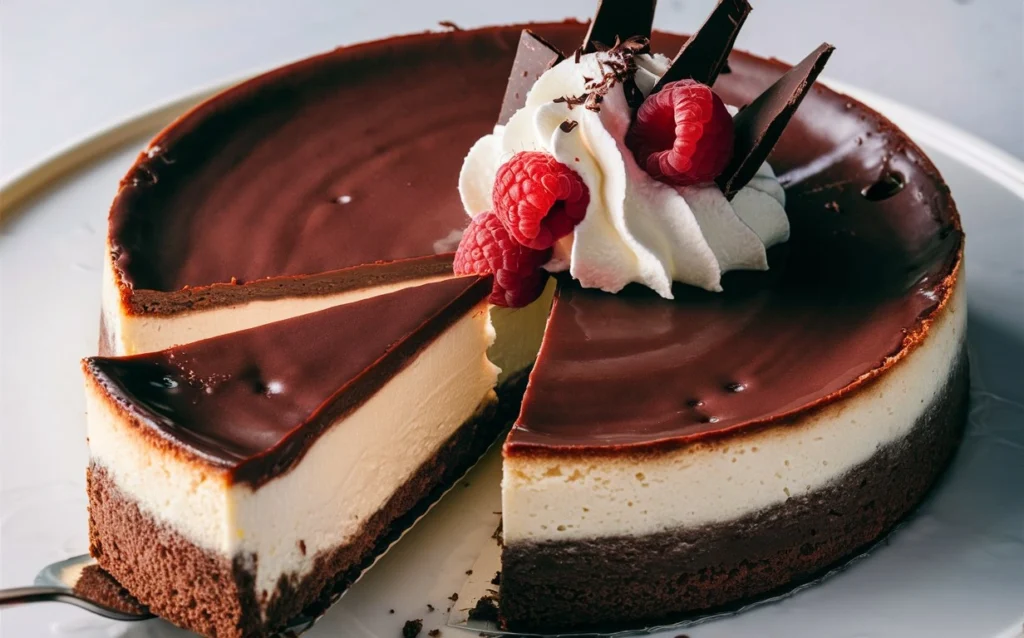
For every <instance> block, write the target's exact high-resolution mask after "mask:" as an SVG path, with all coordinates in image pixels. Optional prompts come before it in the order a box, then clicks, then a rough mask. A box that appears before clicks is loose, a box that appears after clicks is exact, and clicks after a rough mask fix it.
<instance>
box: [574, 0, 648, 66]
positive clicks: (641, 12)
mask: <svg viewBox="0 0 1024 638" xmlns="http://www.w3.org/2000/svg"><path fill="white" fill-rule="evenodd" d="M657 4H658V3H657V0H598V3H597V13H596V14H594V19H593V20H592V21H591V23H590V28H589V29H587V35H586V37H585V38H583V47H582V48H583V52H584V53H593V52H594V51H596V50H597V46H596V45H597V43H600V44H603V45H604V46H605V47H611V46H612V45H614V44H615V38H616V37H617V38H619V40H626V39H628V38H632V37H633V36H637V35H638V36H643V37H645V38H648V39H650V37H651V25H653V24H654V7H655V5H657Z"/></svg>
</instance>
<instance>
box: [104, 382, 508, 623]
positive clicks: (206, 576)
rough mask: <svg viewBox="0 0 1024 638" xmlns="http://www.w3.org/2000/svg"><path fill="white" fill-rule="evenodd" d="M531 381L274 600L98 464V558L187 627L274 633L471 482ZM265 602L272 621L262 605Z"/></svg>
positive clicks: (248, 571)
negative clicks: (467, 476) (460, 482)
mask: <svg viewBox="0 0 1024 638" xmlns="http://www.w3.org/2000/svg"><path fill="white" fill-rule="evenodd" d="M525 382H526V374H525V373H524V374H521V375H519V376H517V377H515V378H512V379H510V380H509V381H507V382H506V383H505V384H504V385H503V386H502V387H501V388H500V389H499V396H498V401H497V403H496V404H493V405H492V407H491V408H489V409H488V410H486V411H485V412H484V413H482V414H480V415H478V416H477V417H475V418H474V419H473V420H471V421H469V422H467V423H466V424H465V425H463V426H462V427H461V428H460V429H459V430H458V432H457V433H456V434H455V435H454V436H452V437H451V438H450V439H449V440H448V441H447V442H446V443H445V444H444V446H442V448H441V449H440V450H439V451H438V453H437V454H436V455H435V456H434V457H433V458H431V459H430V460H429V461H428V462H426V463H425V464H423V465H422V466H421V467H420V468H419V469H418V470H417V472H416V473H415V475H414V476H413V477H412V478H411V479H409V480H408V481H407V482H406V483H405V484H404V485H402V486H401V487H400V488H399V489H398V490H397V491H396V492H395V493H394V494H393V495H392V497H391V499H390V500H389V501H388V502H387V504H386V505H385V506H384V507H383V508H382V509H381V510H379V511H378V512H377V513H376V514H374V515H373V516H372V517H371V518H370V519H368V520H367V521H366V522H365V523H364V525H363V528H362V531H361V533H360V534H359V535H358V537H357V539H356V541H354V542H353V543H351V544H349V545H345V546H342V547H338V548H336V549H334V550H331V551H329V552H325V553H321V554H320V555H318V556H317V558H316V561H315V565H314V567H313V569H312V571H311V572H310V573H309V574H307V575H306V576H304V577H302V578H300V579H287V578H284V577H282V578H281V580H280V581H279V582H278V585H277V589H276V590H275V591H274V592H267V593H264V592H256V591H255V590H254V582H255V581H254V576H253V567H254V565H253V560H254V559H253V557H236V558H235V559H234V560H228V559H227V558H226V557H222V556H216V555H214V554H211V553H210V552H208V551H206V550H203V549H201V548H199V547H197V546H196V545H194V544H192V543H191V542H190V541H188V540H186V539H185V538H183V537H182V536H181V535H180V534H178V533H176V532H175V531H174V530H172V529H169V528H167V527H166V526H164V525H161V524H159V523H157V522H156V521H155V520H154V519H153V518H152V517H151V516H149V515H148V514H146V513H144V512H142V511H141V510H140V509H139V507H138V505H137V504H136V503H135V501H134V500H132V499H131V498H130V497H129V496H127V495H125V494H124V493H123V492H121V491H120V490H119V488H118V487H117V485H116V484H115V483H114V481H113V480H112V478H111V477H110V475H109V473H108V472H107V471H106V470H105V469H104V468H102V467H100V466H97V465H92V466H91V467H90V468H89V471H88V493H89V542H90V553H91V554H92V555H93V556H94V557H95V558H96V560H97V561H99V564H100V566H101V567H103V569H104V570H106V571H107V572H109V573H110V574H111V575H112V576H113V577H114V578H116V579H117V581H118V582H120V583H121V584H122V585H123V586H124V587H125V588H126V589H127V590H128V591H129V592H131V594H133V595H134V596H135V597H136V598H137V599H138V600H139V601H140V602H141V603H142V604H144V605H145V606H147V607H148V608H149V609H150V610H151V611H152V612H153V613H155V614H156V615H158V616H160V617H162V618H165V619H167V620H169V621H171V622H172V623H174V624H176V625H178V626H180V627H185V628H187V629H191V630H192V631H196V632H198V633H200V634H203V635H207V636H218V637H219V638H225V637H233V636H266V635H271V634H272V633H273V630H274V629H275V628H280V627H282V626H284V625H286V624H287V623H288V621H289V620H291V619H292V618H294V617H295V616H296V615H298V614H299V613H300V612H302V611H303V610H307V611H310V610H309V608H310V607H311V606H312V610H311V613H316V612H318V611H320V610H322V609H323V608H325V607H326V606H327V604H328V603H329V601H331V600H333V599H335V598H336V597H337V596H338V595H340V593H341V592H343V591H344V590H345V589H347V588H348V587H349V585H351V584H352V582H354V581H355V579H356V578H357V577H358V576H359V574H361V573H362V572H363V570H364V569H366V567H368V566H369V565H370V564H371V563H372V562H373V560H374V559H375V558H376V556H378V555H379V554H380V553H382V552H383V551H384V550H385V549H386V548H387V547H388V546H389V545H390V544H391V543H392V542H393V541H394V540H395V539H396V538H397V537H398V535H400V534H401V533H402V532H403V531H405V530H406V529H408V528H409V526H411V525H412V523H413V522H415V520H416V519H417V518H419V516H420V515H422V514H423V512H424V511H426V509H427V508H428V507H429V506H430V505H431V504H432V503H433V502H434V501H436V500H437V499H438V498H439V497H440V496H441V494H442V493H443V492H444V491H445V490H446V489H447V488H448V487H449V486H451V485H452V484H453V483H454V482H455V481H456V480H457V479H458V478H459V477H461V476H462V475H463V474H464V473H465V472H466V471H467V470H468V469H469V468H470V467H471V466H472V465H473V463H475V462H476V460H477V459H478V458H479V457H480V455H481V454H483V452H484V451H485V450H486V449H487V448H488V446H490V445H491V443H493V442H494V440H495V439H496V438H497V436H498V435H499V434H500V433H501V432H502V431H503V430H505V429H506V428H507V427H508V426H509V424H510V423H511V422H512V420H513V419H514V418H515V415H516V412H517V411H518V406H519V400H520V397H521V396H522V392H523V388H524V386H525ZM301 514H302V513H301V512H296V515H297V516H301ZM264 595H266V596H268V597H269V604H268V609H267V620H266V622H262V621H261V620H260V618H259V611H258V609H259V606H258V605H257V601H258V600H260V599H263V596H264ZM263 600H266V599H263Z"/></svg>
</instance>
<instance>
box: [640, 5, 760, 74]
mask: <svg viewBox="0 0 1024 638" xmlns="http://www.w3.org/2000/svg"><path fill="white" fill-rule="evenodd" d="M749 14H750V3H749V2H747V0H719V2H718V6H716V7H715V8H714V10H713V11H712V12H711V15H709V16H708V19H707V20H705V21H704V24H703V25H702V26H701V28H700V29H698V30H697V33H694V34H693V36H691V37H690V39H689V40H687V41H686V44H684V45H683V46H682V48H681V49H679V53H677V54H676V57H675V58H673V60H672V65H671V66H670V67H669V68H668V71H666V72H665V75H663V76H662V78H661V79H660V80H658V83H657V84H656V85H655V86H654V90H653V91H651V92H652V93H657V92H658V91H660V90H661V88H662V87H663V86H665V85H666V84H668V83H669V82H675V81H676V80H684V79H687V78H690V79H694V80H696V81H698V82H700V83H702V84H707V85H708V86H711V85H713V84H714V83H715V80H716V79H717V78H718V74H719V73H721V72H722V69H723V68H725V66H726V62H727V60H728V59H729V52H730V51H732V46H733V44H735V43H736V36H738V35H739V33H740V28H741V27H742V26H743V23H744V22H745V21H746V19H747V15H749Z"/></svg>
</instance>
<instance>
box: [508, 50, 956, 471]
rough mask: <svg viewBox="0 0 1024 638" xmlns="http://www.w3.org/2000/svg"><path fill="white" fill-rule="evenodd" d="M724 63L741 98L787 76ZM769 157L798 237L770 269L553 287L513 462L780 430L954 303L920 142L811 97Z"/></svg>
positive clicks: (943, 227) (875, 366)
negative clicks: (768, 426)
mask: <svg viewBox="0 0 1024 638" xmlns="http://www.w3.org/2000/svg"><path fill="white" fill-rule="evenodd" d="M666 40H669V41H671V38H666V37H664V36H660V37H656V39H655V47H656V48H657V47H658V46H663V45H664V43H665V41H666ZM729 65H730V67H731V73H729V74H727V75H722V76H721V77H720V78H719V80H718V82H717V84H716V86H715V88H716V90H717V91H719V92H720V93H721V94H722V95H723V97H724V98H725V99H726V101H727V102H729V103H732V104H740V105H742V104H746V103H748V102H749V101H750V100H752V99H753V98H754V97H756V95H757V94H758V93H759V92H760V91H762V90H763V89H764V88H766V87H767V86H768V85H770V84H771V83H772V82H773V81H774V80H776V79H777V78H778V77H779V76H780V75H781V73H782V72H783V71H785V67H783V66H780V65H779V64H777V63H774V62H769V61H764V60H760V59H757V58H754V57H752V56H750V55H747V54H743V53H734V54H733V55H732V56H731V57H730V60H729ZM771 163H772V165H773V167H774V168H775V171H776V172H777V173H778V175H779V177H780V180H781V181H782V182H783V184H784V185H785V186H786V195H787V204H786V209H787V211H788V213H789V216H790V221H791V224H792V237H791V239H790V241H789V242H788V243H786V244H784V245H782V246H780V247H778V248H775V249H773V250H771V251H770V252H769V261H770V265H771V269H770V270H769V271H768V272H763V273H761V272H733V273H729V274H727V275H726V276H725V278H724V279H723V287H724V288H725V291H724V292H723V293H717V294H716V293H708V292H705V291H702V290H697V289H694V288H690V287H686V286H676V288H675V290H674V293H675V296H676V299H675V300H674V301H667V300H663V299H661V298H659V297H657V296H656V295H654V294H653V293H651V292H650V291H648V290H646V289H640V288H630V289H627V290H626V291H625V292H624V293H622V294H619V295H609V294H604V293H601V292H599V291H593V290H583V289H581V288H579V287H578V285H576V284H575V283H573V282H571V281H564V280H563V281H561V282H560V283H561V285H560V288H559V291H558V295H557V297H556V300H555V303H554V306H553V308H552V314H551V318H550V320H549V323H548V329H547V332H546V334H545V337H544V344H543V346H542V348H541V352H540V355H539V358H538V362H537V365H536V366H535V367H534V371H533V374H532V376H531V380H530V387H529V389H528V390H527V394H526V397H525V400H524V404H523V411H522V413H521V414H520V418H519V421H518V424H517V427H516V428H515V429H514V430H513V433H512V435H511V436H510V437H509V440H508V442H507V443H506V453H510V454H515V453H525V452H531V451H532V452H543V451H549V452H550V451H555V450H567V449H569V448H576V447H577V446H586V447H587V451H590V452H593V453H601V452H605V451H609V450H613V449H619V448H620V447H621V446H639V447H640V448H645V447H650V446H652V445H654V446H657V445H662V444H670V445H678V444H683V443H685V442H687V441H692V440H695V439H697V438H700V437H702V436H707V435H713V434H721V433H724V432H727V431H729V430H731V429H734V428H737V427H741V426H744V425H746V426H750V425H754V424H758V423H765V422H768V421H771V420H773V419H784V418H786V417H788V416H792V415H794V414H795V413H797V412H798V411H799V410H802V409H805V408H807V407H808V406H809V405H811V404H815V403H820V402H824V401H827V400H828V398H830V397H835V396H838V395H837V394H836V393H839V392H840V391H843V390H844V389H848V388H849V387H850V386H851V384H853V383H854V382H856V381H857V380H858V379H859V378H860V377H861V376H862V375H866V374H869V373H871V372H873V371H876V370H880V369H882V368H883V367H884V366H885V365H886V363H887V358H888V357H890V356H892V355H896V354H898V353H899V352H900V351H901V350H902V349H904V348H906V347H910V346H912V345H913V343H914V342H915V340H916V339H917V338H919V337H920V336H922V334H923V331H924V330H925V329H926V328H925V321H926V320H927V319H929V318H930V317H931V316H932V315H933V313H934V312H936V311H937V310H938V309H939V306H940V304H942V303H943V302H944V301H945V299H946V297H947V294H948V293H949V292H950V291H949V290H948V288H949V287H950V285H951V283H952V274H953V273H954V270H955V268H956V266H957V264H958V263H959V257H960V249H961V246H962V242H963V235H962V232H961V230H960V225H959V218H958V216H957V213H956V209H955V207H954V204H953V201H952V199H951V197H950V195H949V191H948V188H947V187H946V185H945V183H944V182H943V181H942V179H941V177H940V176H939V174H938V172H937V171H936V169H935V168H934V166H933V165H932V164H931V162H930V161H929V160H928V159H927V158H926V157H925V156H924V155H923V153H922V152H921V151H920V149H918V148H917V146H915V145H914V144H913V143H912V142H911V141H910V140H909V139H908V138H907V137H906V135H905V134H903V133H902V132H901V131H899V130H898V129H896V128H895V127H894V126H893V125H892V124H890V123H889V122H888V121H887V120H885V119H884V118H882V117H881V116H879V115H878V114H876V113H874V112H873V111H871V110H870V109H867V108H866V107H864V106H863V105H861V104H859V103H857V102H855V101H854V100H852V99H849V98H846V97H844V96H842V95H839V94H836V93H833V92H832V91H829V90H828V89H826V88H824V87H821V86H818V87H815V88H814V89H813V90H812V92H811V94H810V95H808V96H807V97H806V99H805V100H804V102H803V104H802V106H801V107H800V109H799V110H798V111H797V112H796V114H795V116H794V118H793V120H792V121H791V123H790V125H789V127H788V128H787V129H786V131H785V133H784V134H783V136H782V138H781V140H780V142H779V144H778V146H777V147H776V149H775V151H774V153H773V154H772V156H771ZM876 184H881V186H877V185H876ZM900 185H902V186H900ZM577 449H578V448H577ZM579 451H583V450H579Z"/></svg>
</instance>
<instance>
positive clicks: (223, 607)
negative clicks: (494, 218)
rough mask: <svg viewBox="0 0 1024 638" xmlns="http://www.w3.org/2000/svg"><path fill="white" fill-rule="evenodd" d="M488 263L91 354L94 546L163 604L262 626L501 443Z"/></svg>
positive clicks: (224, 624) (234, 627)
mask: <svg viewBox="0 0 1024 638" xmlns="http://www.w3.org/2000/svg"><path fill="white" fill-rule="evenodd" d="M490 286H491V284H490V281H489V279H488V278H475V277H471V278H456V279H449V280H447V281H444V282H440V283H433V284H426V285H423V286H416V287H409V288H406V289H404V290H402V291H399V292H395V293H392V294H389V295H383V296H378V297H375V298H373V299H369V300H365V301H361V302H356V303H352V304H348V305H344V306H340V307H338V308H333V309H328V310H324V311H321V312H318V313H313V314H309V315H304V316H302V317H298V318H294V319H290V320H286V321H282V322H277V323H271V324H268V325H265V326H262V327H259V328H253V329H250V330H246V331H241V332H235V333H232V334H229V335H226V336H222V337H217V338H213V339H209V340H205V341H199V342H195V343H192V344H189V345H186V346H181V347H176V348H172V349H169V350H164V351H160V352H156V353H151V354H143V355H135V356H131V357H123V358H113V359H111V358H104V357H93V358H89V359H87V360H85V362H84V365H83V367H84V370H85V374H86V394H87V398H88V436H89V449H90V466H89V481H88V482H89V497H90V498H89V500H90V542H91V551H92V553H93V555H94V556H95V557H96V559H97V560H98V561H99V563H100V565H101V566H102V567H103V568H104V569H106V570H107V571H108V572H110V573H111V574H112V575H113V576H114V577H115V578H116V579H117V580H118V581H119V582H121V583H122V584H123V585H124V586H125V587H126V588H128V590H129V591H131V592H132V594H134V595H135V596H136V597H137V598H138V599H139V600H141V601H142V602H143V603H144V604H145V605H147V606H148V607H149V608H150V610H151V611H153V612H154V613H155V614H158V615H160V616H163V617H165V618H167V619H169V620H171V621H172V622H175V623H176V624H179V625H181V626H183V627H188V628H190V629H193V630H195V631H198V632H200V633H202V634H206V635H216V636H242V635H246V636H248V635H263V634H265V633H267V632H268V631H269V630H271V629H274V628H276V627H280V626H282V625H283V624H284V623H285V622H286V621H288V620H289V619H290V618H291V617H293V616H295V615H297V614H298V613H299V612H300V611H301V610H302V609H303V608H304V607H305V606H306V605H309V604H310V603H312V602H314V601H316V600H317V599H318V598H319V597H320V596H321V594H322V593H323V592H325V591H330V589H331V588H333V587H343V586H344V585H345V584H346V583H347V580H350V579H351V578H353V577H354V576H355V575H356V574H358V573H359V571H360V570H361V569H362V568H364V567H365V566H366V563H367V561H369V560H371V559H372V558H373V557H374V556H375V553H377V552H379V551H380V550H381V548H382V543H384V542H386V541H387V540H389V538H390V535H391V534H392V533H394V532H396V531H400V530H402V529H403V528H404V526H407V525H408V521H407V518H408V517H409V516H411V515H414V514H416V513H417V512H418V511H419V508H420V506H421V505H422V504H423V503H424V501H425V499H429V498H430V497H436V496H437V491H438V490H442V489H444V487H445V486H447V485H448V484H449V483H450V482H451V481H453V480H454V479H455V478H457V477H458V476H460V475H461V474H462V473H463V472H464V471H465V470H466V469H467V468H468V467H469V466H470V465H471V464H472V463H473V462H475V461H476V459H477V458H478V457H479V456H480V454H481V453H482V452H483V451H484V449H486V448H487V446H488V445H490V444H491V443H492V442H493V441H494V439H495V437H496V436H497V434H498V432H499V430H500V429H501V420H500V419H499V418H498V417H497V415H496V410H497V406H496V403H497V400H496V396H495V393H494V387H495V382H496V378H497V369H496V368H495V367H494V366H493V365H492V364H491V363H490V361H489V360H488V359H487V356H486V350H487V348H488V347H489V346H490V344H491V342H492V340H493V330H492V328H491V325H490V321H489V318H488V310H489V309H488V307H487V304H486V297H487V294H488V293H489V290H490Z"/></svg>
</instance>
